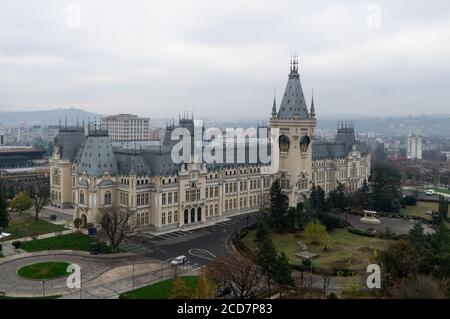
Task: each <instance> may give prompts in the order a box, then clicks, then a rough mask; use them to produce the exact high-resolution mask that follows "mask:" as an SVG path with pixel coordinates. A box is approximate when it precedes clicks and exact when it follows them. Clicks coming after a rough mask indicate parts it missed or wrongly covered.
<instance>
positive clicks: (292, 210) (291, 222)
mask: <svg viewBox="0 0 450 319" xmlns="http://www.w3.org/2000/svg"><path fill="white" fill-rule="evenodd" d="M299 215H300V212H299V208H298V207H289V209H288V213H287V227H288V229H289V231H291V232H294V231H295V230H296V229H297V220H298V217H299Z"/></svg>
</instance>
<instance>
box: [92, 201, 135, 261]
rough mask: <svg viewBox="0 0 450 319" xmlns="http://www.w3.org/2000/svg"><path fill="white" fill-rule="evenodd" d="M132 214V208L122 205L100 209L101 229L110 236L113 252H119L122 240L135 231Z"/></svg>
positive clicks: (99, 222) (98, 220) (99, 220)
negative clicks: (122, 206) (131, 219)
mask: <svg viewBox="0 0 450 319" xmlns="http://www.w3.org/2000/svg"><path fill="white" fill-rule="evenodd" d="M131 215H132V212H131V210H130V209H126V208H121V207H104V208H102V209H100V213H99V215H98V219H97V222H98V224H99V225H100V226H101V231H102V232H103V233H104V234H105V235H106V237H108V239H109V242H110V245H111V251H112V252H113V253H115V252H117V250H118V248H119V244H120V243H121V242H122V240H123V239H124V238H125V237H127V236H128V235H130V234H132V233H133V232H134V231H135V226H134V225H132V224H131V222H130V217H131Z"/></svg>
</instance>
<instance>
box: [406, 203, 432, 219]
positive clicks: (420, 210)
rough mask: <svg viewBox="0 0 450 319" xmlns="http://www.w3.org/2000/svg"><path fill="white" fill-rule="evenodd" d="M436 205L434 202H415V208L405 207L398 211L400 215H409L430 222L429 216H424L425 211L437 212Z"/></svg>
mask: <svg viewBox="0 0 450 319" xmlns="http://www.w3.org/2000/svg"><path fill="white" fill-rule="evenodd" d="M437 210H438V203H434V202H417V205H416V206H406V207H405V208H402V209H401V210H400V214H401V215H410V216H418V217H423V218H426V219H428V220H431V215H427V214H425V212H426V211H437Z"/></svg>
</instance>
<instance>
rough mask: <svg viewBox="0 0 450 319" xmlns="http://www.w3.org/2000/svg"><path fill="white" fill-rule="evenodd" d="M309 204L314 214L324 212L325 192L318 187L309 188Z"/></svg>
mask: <svg viewBox="0 0 450 319" xmlns="http://www.w3.org/2000/svg"><path fill="white" fill-rule="evenodd" d="M309 203H310V205H311V207H313V208H314V209H315V210H316V212H318V213H319V212H323V211H325V206H326V203H325V191H324V190H323V189H322V187H320V186H315V185H313V186H312V187H311V195H310V196H309Z"/></svg>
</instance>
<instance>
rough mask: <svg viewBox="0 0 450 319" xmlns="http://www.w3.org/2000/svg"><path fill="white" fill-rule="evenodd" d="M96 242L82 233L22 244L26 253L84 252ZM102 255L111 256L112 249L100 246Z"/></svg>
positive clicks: (102, 244)
mask: <svg viewBox="0 0 450 319" xmlns="http://www.w3.org/2000/svg"><path fill="white" fill-rule="evenodd" d="M94 241H95V240H94V239H93V238H92V237H91V236H88V235H85V234H81V233H73V234H66V235H62V236H55V237H50V238H43V239H37V240H32V241H27V242H24V243H22V245H21V246H20V248H21V249H23V250H25V251H29V252H31V251H42V250H83V251H90V244H91V243H93V242H94ZM100 253H102V254H109V253H111V248H110V247H108V246H107V245H106V244H105V243H101V244H100Z"/></svg>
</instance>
